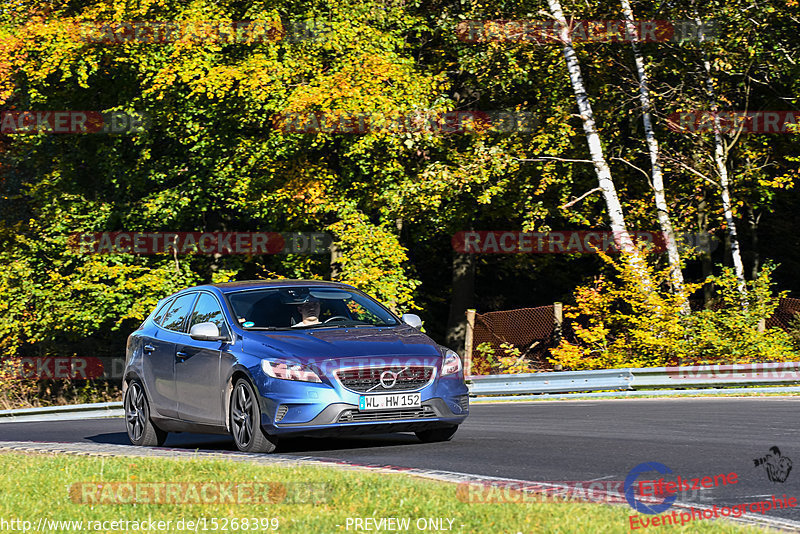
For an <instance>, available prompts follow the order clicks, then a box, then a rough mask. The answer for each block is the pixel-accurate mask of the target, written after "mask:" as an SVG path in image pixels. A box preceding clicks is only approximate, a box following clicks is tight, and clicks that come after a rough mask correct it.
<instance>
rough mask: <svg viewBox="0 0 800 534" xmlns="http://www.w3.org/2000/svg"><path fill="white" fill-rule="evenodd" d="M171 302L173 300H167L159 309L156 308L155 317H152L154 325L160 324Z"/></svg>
mask: <svg viewBox="0 0 800 534" xmlns="http://www.w3.org/2000/svg"><path fill="white" fill-rule="evenodd" d="M172 300H173V299H171V298H168V299H167V300H166V301H165V302H164V303H163V304H162V305H161V307H159V308H158V311H157V312H156V316H155V317H153V322H155V323H156V324H159V325H160V324H161V321H162V319H164V315H165V314H166V313H167V310H169V305H170V303H171V302H172Z"/></svg>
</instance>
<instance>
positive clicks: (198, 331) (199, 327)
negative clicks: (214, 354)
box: [189, 323, 228, 341]
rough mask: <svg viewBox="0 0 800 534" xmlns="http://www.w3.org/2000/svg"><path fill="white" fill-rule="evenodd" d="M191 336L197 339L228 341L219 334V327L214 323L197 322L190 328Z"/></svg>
mask: <svg viewBox="0 0 800 534" xmlns="http://www.w3.org/2000/svg"><path fill="white" fill-rule="evenodd" d="M189 336H190V337H191V338H192V339H196V340H197V341H228V338H227V337H225V336H221V335H219V327H217V325H216V324H214V323H197V324H196V325H194V326H193V327H192V328H191V329H190V330H189Z"/></svg>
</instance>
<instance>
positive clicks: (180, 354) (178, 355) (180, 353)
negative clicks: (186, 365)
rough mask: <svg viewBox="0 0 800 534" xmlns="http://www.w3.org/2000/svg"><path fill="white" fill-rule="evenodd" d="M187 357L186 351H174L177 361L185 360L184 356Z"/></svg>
mask: <svg viewBox="0 0 800 534" xmlns="http://www.w3.org/2000/svg"><path fill="white" fill-rule="evenodd" d="M188 357H189V354H188V353H186V352H183V351H182V350H179V351H178V352H176V353H175V359H177V360H178V361H179V362H182V361H185V360H186V358H188Z"/></svg>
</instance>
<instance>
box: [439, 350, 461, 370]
mask: <svg viewBox="0 0 800 534" xmlns="http://www.w3.org/2000/svg"><path fill="white" fill-rule="evenodd" d="M460 370H461V358H459V357H458V354H456V353H455V352H453V351H452V350H449V349H448V350H447V352H445V353H444V361H442V376H447V375H452V374H453V373H457V372H459V371H460Z"/></svg>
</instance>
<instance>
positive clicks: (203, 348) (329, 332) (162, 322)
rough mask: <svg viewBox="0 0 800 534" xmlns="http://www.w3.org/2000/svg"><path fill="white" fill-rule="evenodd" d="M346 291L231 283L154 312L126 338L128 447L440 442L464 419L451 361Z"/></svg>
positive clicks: (172, 299) (462, 393)
mask: <svg viewBox="0 0 800 534" xmlns="http://www.w3.org/2000/svg"><path fill="white" fill-rule="evenodd" d="M421 325H422V323H421V321H420V318H419V317H417V316H416V315H412V314H406V315H403V317H402V318H398V317H397V316H396V315H395V314H394V313H392V312H391V311H389V310H388V309H387V308H386V307H384V306H383V305H381V304H380V303H378V302H377V301H375V300H374V299H372V298H370V297H369V296H367V295H366V294H364V293H362V292H361V291H358V290H357V289H355V288H354V287H351V286H348V285H345V284H339V283H333V282H321V281H304V280H281V281H254V282H232V283H227V284H213V285H204V286H197V287H192V288H189V289H184V290H183V291H180V292H178V293H175V294H174V295H171V296H169V297H167V298H165V299H163V300H162V301H160V302H159V303H158V305H157V307H156V309H155V310H153V312H152V313H151V314H150V316H149V317H148V318H147V319H146V320H145V321H144V322H143V323H142V325H141V326H140V327H139V329H138V330H136V331H135V332H134V333H132V334H131V335H130V336H129V337H128V344H127V350H126V362H125V371H124V379H123V392H124V407H125V422H126V428H127V431H128V436H129V438H130V440H131V443H133V444H134V445H144V446H157V445H162V444H163V443H164V440H165V439H166V437H167V433H168V432H203V433H217V434H231V435H233V439H234V441H235V443H236V446H237V447H238V448H239V449H240V450H242V451H247V452H272V451H273V450H275V449H276V447H277V445H278V440H279V438H281V437H284V436H298V435H316V436H319V435H334V436H341V435H352V434H375V433H387V432H414V433H415V434H416V435H417V437H418V438H419V439H420V440H422V441H424V442H433V441H446V440H449V439H450V438H451V437H452V436H453V434H454V433H455V432H456V430H457V429H458V425H460V424H461V423H462V422H463V421H464V419H465V418H466V417H467V415H468V413H469V397H468V390H467V386H466V384H465V383H464V372H463V368H462V365H461V360H460V358H459V356H458V355H457V354H456V353H455V352H453V351H452V350H449V349H447V348H445V347H443V346H441V345H438V344H437V343H435V342H434V341H433V340H432V339H430V338H429V337H428V336H426V335H425V334H423V333H422V332H420V331H419V328H420V327H421Z"/></svg>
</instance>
